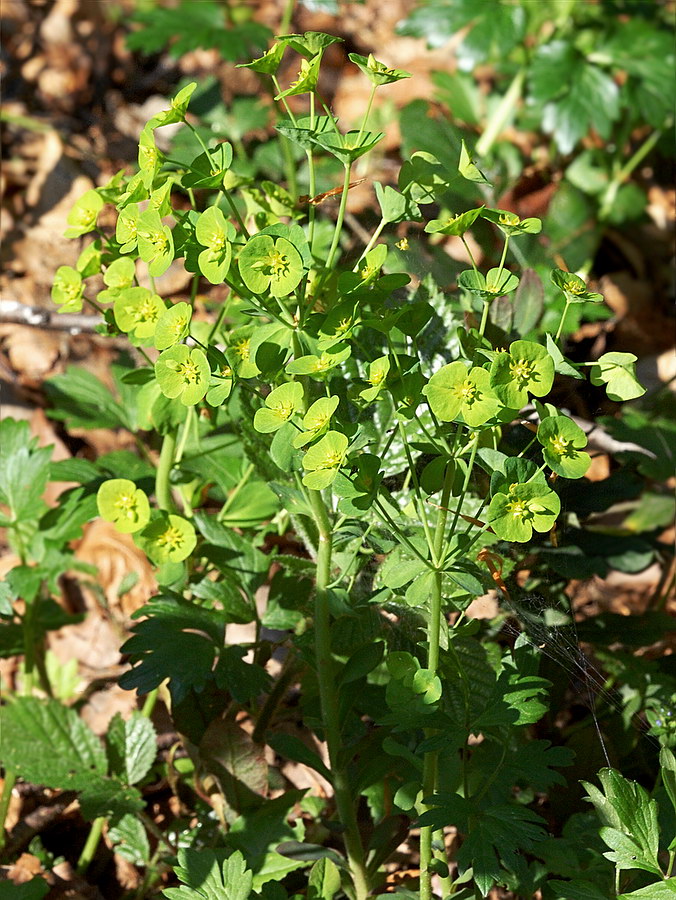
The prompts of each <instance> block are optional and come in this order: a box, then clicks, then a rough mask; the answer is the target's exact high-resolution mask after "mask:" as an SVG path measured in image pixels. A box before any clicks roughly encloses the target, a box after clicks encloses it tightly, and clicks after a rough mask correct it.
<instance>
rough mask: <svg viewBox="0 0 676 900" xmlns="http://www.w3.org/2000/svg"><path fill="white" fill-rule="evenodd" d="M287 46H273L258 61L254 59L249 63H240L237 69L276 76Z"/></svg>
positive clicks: (279, 44)
mask: <svg viewBox="0 0 676 900" xmlns="http://www.w3.org/2000/svg"><path fill="white" fill-rule="evenodd" d="M285 46H286V45H285V44H284V43H276V44H273V45H272V47H270V49H269V50H266V52H265V53H264V54H263V55H262V56H259V57H258V59H254V60H252V61H251V62H248V63H239V64H238V66H237V68H238V69H252V70H253V71H254V72H258V73H259V74H260V75H276V74H277V69H278V68H279V64H280V63H281V61H282V56H283V55H284V49H285Z"/></svg>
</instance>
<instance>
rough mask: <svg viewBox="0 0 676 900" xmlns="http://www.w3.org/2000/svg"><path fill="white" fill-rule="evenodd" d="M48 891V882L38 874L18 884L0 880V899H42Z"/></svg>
mask: <svg viewBox="0 0 676 900" xmlns="http://www.w3.org/2000/svg"><path fill="white" fill-rule="evenodd" d="M49 891H50V887H49V884H48V883H47V881H46V880H45V879H44V878H41V877H40V876H39V875H36V876H35V877H34V878H31V880H30V881H22V882H21V883H20V884H15V883H14V882H13V881H0V900H42V898H43V897H44V896H45V895H46V894H48V893H49Z"/></svg>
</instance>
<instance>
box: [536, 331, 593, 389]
mask: <svg viewBox="0 0 676 900" xmlns="http://www.w3.org/2000/svg"><path fill="white" fill-rule="evenodd" d="M545 337H546V339H547V352H548V353H549V355H550V356H551V358H552V359H553V360H554V371H555V372H558V373H559V375H568V376H569V377H570V378H575V379H576V380H577V381H584V375H582V373H581V372H579V371H578V370H577V369H576V368H575V366H574V365H573V364H572V363H571V362H569V361H568V360H567V359H566V357H565V356H564V355H563V353H561V351H560V350H559V348H558V347H557V345H556V342H555V340H554V338H553V337H552V336H551V334H547V335H545Z"/></svg>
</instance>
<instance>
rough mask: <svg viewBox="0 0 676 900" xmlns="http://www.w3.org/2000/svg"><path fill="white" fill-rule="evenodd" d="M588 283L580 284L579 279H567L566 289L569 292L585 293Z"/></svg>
mask: <svg viewBox="0 0 676 900" xmlns="http://www.w3.org/2000/svg"><path fill="white" fill-rule="evenodd" d="M586 289H587V288H586V285H584V284H580V282H579V281H567V282H566V290H567V291H568V293H569V294H584V292H585V291H586Z"/></svg>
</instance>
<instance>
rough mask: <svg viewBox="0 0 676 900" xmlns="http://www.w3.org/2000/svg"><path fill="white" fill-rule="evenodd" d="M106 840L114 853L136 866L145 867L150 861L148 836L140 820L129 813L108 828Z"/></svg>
mask: <svg viewBox="0 0 676 900" xmlns="http://www.w3.org/2000/svg"><path fill="white" fill-rule="evenodd" d="M108 839H109V840H110V842H111V843H112V845H113V847H114V849H115V853H116V854H118V856H121V857H122V858H123V859H126V860H127V861H128V862H130V863H133V864H134V865H136V866H146V865H147V864H148V862H149V860H150V844H149V842H148V835H147V834H146V830H145V828H144V826H143V824H142V822H141V820H140V819H139V818H138V817H137V816H134V815H131V814H130V813H127V814H126V815H124V816H122V818H121V819H120V820H119V822H117V824H115V825H111V826H109V828H108Z"/></svg>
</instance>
